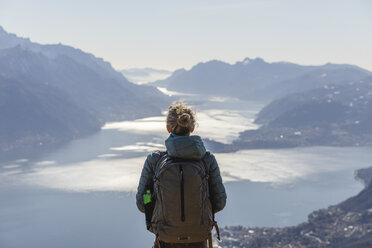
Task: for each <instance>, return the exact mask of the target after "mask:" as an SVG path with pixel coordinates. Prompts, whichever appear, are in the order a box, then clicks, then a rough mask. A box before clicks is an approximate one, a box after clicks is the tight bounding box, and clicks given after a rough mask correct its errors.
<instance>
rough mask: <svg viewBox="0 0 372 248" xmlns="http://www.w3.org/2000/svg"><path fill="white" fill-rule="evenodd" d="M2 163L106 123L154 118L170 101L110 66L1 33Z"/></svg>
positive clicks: (62, 48) (71, 51)
mask: <svg viewBox="0 0 372 248" xmlns="http://www.w3.org/2000/svg"><path fill="white" fill-rule="evenodd" d="M0 88H1V89H2V91H1V92H0V116H1V118H2V121H1V126H2V127H3V128H1V129H0V137H2V139H0V157H1V160H7V159H13V158H15V157H19V156H23V155H25V156H27V155H29V154H34V153H37V152H36V151H42V150H45V149H50V148H52V147H55V146H56V145H58V144H61V143H64V142H66V141H68V140H71V139H73V138H77V137H81V136H83V135H86V134H89V133H92V132H95V131H97V130H99V128H100V127H101V126H102V125H103V124H104V123H105V122H107V121H119V120H127V119H135V118H140V117H144V116H151V115H158V114H160V112H161V108H164V107H166V105H167V104H168V102H169V99H168V98H167V97H166V96H165V95H163V94H162V93H161V92H159V91H158V90H157V89H156V88H154V87H151V86H139V85H135V84H132V83H130V82H128V80H126V78H125V77H123V76H122V74H121V73H119V72H116V71H115V70H114V69H113V68H112V67H111V65H110V64H109V63H107V62H104V61H103V60H102V59H99V58H96V57H94V56H93V55H91V54H87V53H84V52H82V51H80V50H78V49H75V48H72V47H68V46H64V45H61V44H59V45H40V44H37V43H32V42H30V41H29V40H28V39H23V38H19V37H17V36H16V35H13V34H9V33H7V32H5V31H4V30H3V29H2V28H0Z"/></svg>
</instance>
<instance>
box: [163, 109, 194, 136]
mask: <svg viewBox="0 0 372 248" xmlns="http://www.w3.org/2000/svg"><path fill="white" fill-rule="evenodd" d="M167 125H168V126H169V128H170V130H171V132H172V133H174V134H177V135H188V134H190V132H191V131H192V130H193V129H194V127H195V112H194V111H193V110H192V108H191V107H190V106H188V105H187V104H186V103H184V102H174V103H172V104H171V105H170V106H169V109H168V114H167Z"/></svg>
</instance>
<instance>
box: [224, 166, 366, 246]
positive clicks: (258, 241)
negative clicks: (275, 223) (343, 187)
mask: <svg viewBox="0 0 372 248" xmlns="http://www.w3.org/2000/svg"><path fill="white" fill-rule="evenodd" d="M370 172H371V168H368V169H363V170H360V171H357V172H356V175H358V176H362V177H363V180H367V177H369V178H368V181H369V184H367V185H366V187H365V188H364V189H363V190H362V191H361V192H360V193H359V194H358V195H356V196H354V197H351V198H349V199H347V200H346V201H344V202H341V203H340V204H337V205H335V206H330V207H329V208H327V209H321V210H317V211H314V212H312V213H311V214H309V216H308V221H307V222H305V223H302V224H300V225H298V226H293V227H285V228H269V227H268V228H266V227H256V228H245V227H242V226H235V227H226V228H223V229H221V236H222V242H221V243H220V244H219V246H220V247H222V248H232V247H252V248H268V247H270V248H279V247H280V248H282V247H292V248H303V247H312V248H326V247H327V248H328V247H329V248H333V247H334V248H336V247H337V248H369V247H372V197H371V195H372V181H371V177H370V176H371V175H372V174H371V173H370Z"/></svg>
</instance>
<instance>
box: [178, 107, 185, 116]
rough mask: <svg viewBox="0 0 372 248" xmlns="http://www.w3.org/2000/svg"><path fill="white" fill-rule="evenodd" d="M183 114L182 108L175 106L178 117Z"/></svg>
mask: <svg viewBox="0 0 372 248" xmlns="http://www.w3.org/2000/svg"><path fill="white" fill-rule="evenodd" d="M184 112H185V110H184V108H183V107H182V106H177V108H176V113H177V114H178V115H182V114H183V113H184Z"/></svg>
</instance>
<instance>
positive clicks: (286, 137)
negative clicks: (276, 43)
mask: <svg viewBox="0 0 372 248" xmlns="http://www.w3.org/2000/svg"><path fill="white" fill-rule="evenodd" d="M256 122H257V123H259V124H261V125H262V126H261V127H260V128H259V129H257V130H248V131H244V132H242V133H241V134H240V137H239V139H238V140H236V141H234V142H233V144H232V145H226V146H224V145H221V144H218V143H213V142H210V145H211V147H213V148H215V151H234V150H239V149H252V148H253V149H257V148H284V147H297V146H314V145H325V146H362V145H364V146H367V145H372V77H367V78H364V79H362V80H357V81H351V82H347V83H342V84H333V85H332V84H330V85H328V84H326V85H324V86H323V87H322V88H316V89H312V90H308V91H305V92H301V93H293V94H290V95H288V96H286V97H283V98H280V99H278V100H275V101H273V102H271V103H270V104H268V105H267V106H265V107H264V108H263V109H262V110H261V111H260V112H259V113H258V115H257V119H256Z"/></svg>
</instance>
